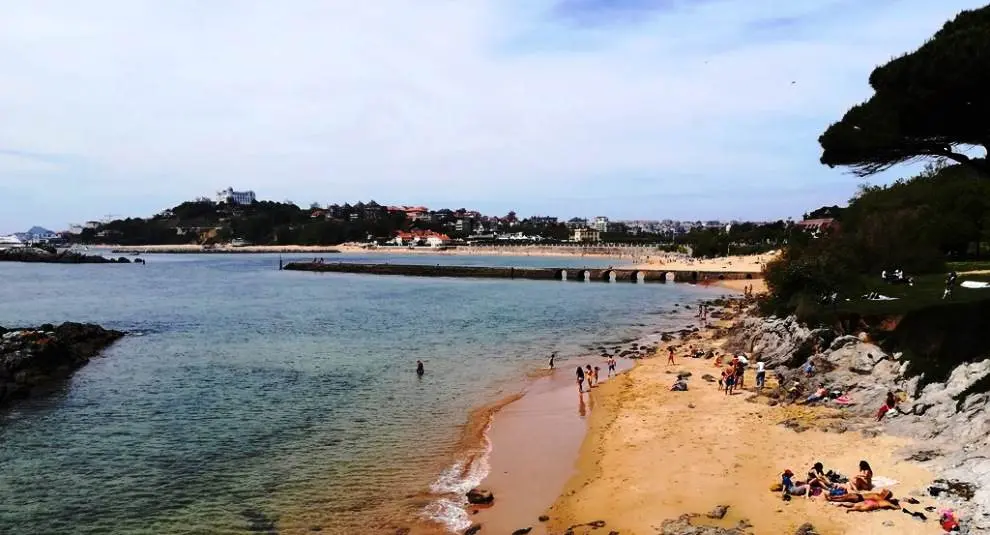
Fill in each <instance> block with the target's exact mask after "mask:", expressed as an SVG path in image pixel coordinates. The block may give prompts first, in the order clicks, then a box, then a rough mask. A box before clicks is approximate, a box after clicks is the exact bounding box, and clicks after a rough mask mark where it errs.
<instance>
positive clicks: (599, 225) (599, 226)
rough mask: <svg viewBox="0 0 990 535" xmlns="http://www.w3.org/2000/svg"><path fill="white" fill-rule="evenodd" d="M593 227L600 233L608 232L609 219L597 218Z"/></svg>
mask: <svg viewBox="0 0 990 535" xmlns="http://www.w3.org/2000/svg"><path fill="white" fill-rule="evenodd" d="M593 227H594V228H595V230H597V231H598V232H608V218H607V217H605V216H602V215H600V216H598V217H596V218H595V224H594V225H593ZM596 241H597V240H596Z"/></svg>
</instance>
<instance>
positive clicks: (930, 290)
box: [836, 262, 990, 316]
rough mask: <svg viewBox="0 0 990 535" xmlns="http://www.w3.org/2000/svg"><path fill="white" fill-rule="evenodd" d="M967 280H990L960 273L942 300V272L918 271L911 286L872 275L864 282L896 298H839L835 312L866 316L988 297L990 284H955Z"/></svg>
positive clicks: (987, 277)
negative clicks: (979, 286)
mask: <svg viewBox="0 0 990 535" xmlns="http://www.w3.org/2000/svg"><path fill="white" fill-rule="evenodd" d="M985 265H986V266H987V267H986V269H990V262H988V263H985ZM950 269H956V270H957V271H961V270H960V269H959V268H956V267H954V266H950ZM977 269H982V268H977ZM967 280H972V281H980V282H990V274H981V275H960V276H959V280H958V281H957V286H956V289H955V292H954V295H953V296H952V298H951V299H950V300H949V301H943V300H942V291H943V290H944V289H945V276H944V275H921V276H918V277H915V278H914V286H908V285H906V284H905V285H892V284H886V283H884V282H882V281H881V280H880V278H879V277H876V278H875V279H872V280H868V281H866V284H865V285H864V286H865V287H867V288H870V289H873V290H875V291H877V292H880V294H881V295H886V296H888V297H896V298H897V299H896V300H893V301H867V300H865V299H860V298H851V300H849V301H842V302H839V303H838V304H837V306H836V312H851V313H857V314H861V315H866V316H872V315H888V314H889V315H899V314H904V313H906V312H910V311H912V310H918V309H921V308H925V307H929V306H933V305H939V304H947V303H952V302H954V303H961V302H972V301H981V300H984V299H990V288H987V289H979V290H971V289H968V288H961V287H959V286H958V283H960V282H962V281H967Z"/></svg>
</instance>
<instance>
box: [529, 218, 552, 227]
mask: <svg viewBox="0 0 990 535" xmlns="http://www.w3.org/2000/svg"><path fill="white" fill-rule="evenodd" d="M527 222H528V223H529V224H530V225H533V226H534V227H555V226H557V218H556V217H550V216H534V217H531V218H529V219H528V221H527Z"/></svg>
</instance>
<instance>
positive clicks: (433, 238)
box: [392, 230, 451, 247]
mask: <svg viewBox="0 0 990 535" xmlns="http://www.w3.org/2000/svg"><path fill="white" fill-rule="evenodd" d="M450 241H451V240H450V237H449V236H447V235H446V234H440V233H437V232H433V231H432V230H412V231H409V232H404V231H399V232H396V233H395V238H393V239H392V243H394V244H395V245H413V246H415V245H429V246H430V247H440V246H443V245H447V244H449V243H450Z"/></svg>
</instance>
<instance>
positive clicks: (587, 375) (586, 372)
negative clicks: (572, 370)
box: [584, 364, 595, 390]
mask: <svg viewBox="0 0 990 535" xmlns="http://www.w3.org/2000/svg"><path fill="white" fill-rule="evenodd" d="M594 373H595V372H593V371H592V370H591V364H587V365H585V367H584V377H585V378H586V379H587V380H588V389H589V390H590V389H591V387H593V386H595V384H594V383H593V382H592V381H594V379H595V375H594Z"/></svg>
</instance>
